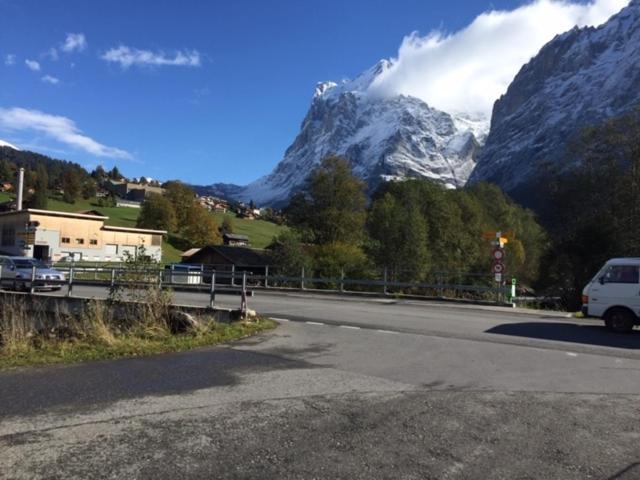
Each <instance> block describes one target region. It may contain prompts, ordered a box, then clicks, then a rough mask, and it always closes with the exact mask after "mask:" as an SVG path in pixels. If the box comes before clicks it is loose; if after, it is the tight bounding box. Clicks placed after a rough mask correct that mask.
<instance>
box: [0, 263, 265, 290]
mask: <svg viewBox="0 0 640 480" xmlns="http://www.w3.org/2000/svg"><path fill="white" fill-rule="evenodd" d="M0 273H2V270H0ZM264 288H269V265H267V266H266V267H264Z"/></svg>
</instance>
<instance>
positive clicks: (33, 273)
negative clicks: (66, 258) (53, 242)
mask: <svg viewBox="0 0 640 480" xmlns="http://www.w3.org/2000/svg"><path fill="white" fill-rule="evenodd" d="M23 170H24V169H23ZM23 173H24V172H23ZM35 283H36V266H35V265H33V266H32V267H31V288H29V293H30V294H31V295H33V292H35Z"/></svg>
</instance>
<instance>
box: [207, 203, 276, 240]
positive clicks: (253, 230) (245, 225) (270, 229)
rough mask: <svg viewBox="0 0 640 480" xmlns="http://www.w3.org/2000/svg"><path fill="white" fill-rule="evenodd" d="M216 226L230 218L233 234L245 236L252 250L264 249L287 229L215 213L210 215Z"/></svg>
mask: <svg viewBox="0 0 640 480" xmlns="http://www.w3.org/2000/svg"><path fill="white" fill-rule="evenodd" d="M212 215H213V216H214V217H215V219H216V222H217V223H218V225H221V224H222V221H223V220H224V218H225V217H228V218H231V221H232V222H233V233H238V234H240V235H246V236H248V237H249V242H250V243H251V246H252V247H254V248H265V247H266V246H267V245H269V244H270V243H271V240H272V239H273V237H275V236H277V235H279V234H280V233H281V232H282V231H283V230H285V229H286V228H287V227H285V226H282V225H276V224H275V223H271V222H265V221H264V220H248V219H246V218H236V216H235V215H234V214H232V213H221V212H216V213H213V214H212Z"/></svg>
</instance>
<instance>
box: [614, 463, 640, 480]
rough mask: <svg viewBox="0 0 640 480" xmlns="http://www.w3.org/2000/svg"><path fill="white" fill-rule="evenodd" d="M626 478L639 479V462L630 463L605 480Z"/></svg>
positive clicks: (622, 479)
mask: <svg viewBox="0 0 640 480" xmlns="http://www.w3.org/2000/svg"><path fill="white" fill-rule="evenodd" d="M634 472H635V473H634ZM626 478H628V479H631V478H640V462H636V463H632V464H631V465H629V466H628V467H626V468H623V469H622V470H620V471H619V472H617V473H615V474H614V475H613V476H611V477H608V478H607V480H624V479H626Z"/></svg>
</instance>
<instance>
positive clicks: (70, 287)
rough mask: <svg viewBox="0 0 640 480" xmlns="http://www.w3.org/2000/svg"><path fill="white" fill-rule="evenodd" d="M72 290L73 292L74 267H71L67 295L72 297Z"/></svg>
mask: <svg viewBox="0 0 640 480" xmlns="http://www.w3.org/2000/svg"><path fill="white" fill-rule="evenodd" d="M72 292H73V267H70V268H69V282H68V288H67V297H70V296H71V293H72Z"/></svg>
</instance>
